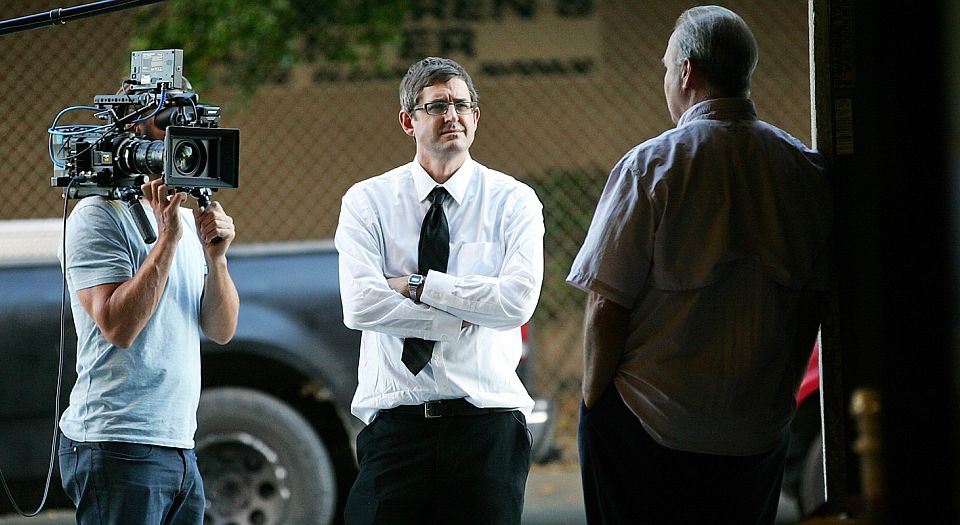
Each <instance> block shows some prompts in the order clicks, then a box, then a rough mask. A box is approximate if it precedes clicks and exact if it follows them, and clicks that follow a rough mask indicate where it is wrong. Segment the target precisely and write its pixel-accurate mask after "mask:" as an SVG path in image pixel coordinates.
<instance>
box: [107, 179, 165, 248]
mask: <svg viewBox="0 0 960 525" xmlns="http://www.w3.org/2000/svg"><path fill="white" fill-rule="evenodd" d="M116 190H117V191H116V193H117V198H119V199H120V200H121V201H123V203H124V204H126V205H127V211H129V212H130V216H131V217H133V223H134V224H135V225H136V226H137V231H139V232H140V236H141V237H143V242H145V243H147V244H153V243H154V242H156V240H157V234H156V232H154V231H153V225H152V224H150V219H148V218H147V212H145V211H144V210H143V204H140V196H141V195H143V192H141V191H140V190H139V189H138V188H130V187H122V188H117V189H116Z"/></svg>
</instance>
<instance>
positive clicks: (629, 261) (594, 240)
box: [567, 154, 656, 308]
mask: <svg viewBox="0 0 960 525" xmlns="http://www.w3.org/2000/svg"><path fill="white" fill-rule="evenodd" d="M630 157H631V155H630V154H628V155H627V156H625V157H624V159H622V160H621V161H620V162H618V163H617V165H616V166H614V168H613V169H612V170H611V171H610V176H609V178H608V179H607V183H606V186H605V187H604V189H603V194H602V195H601V197H600V201H599V203H598V204H597V209H596V212H595V213H594V215H593V219H592V221H591V223H590V228H589V230H588V231H587V236H586V239H584V241H583V246H581V248H580V252H579V253H578V254H577V256H576V258H575V259H574V261H573V264H572V266H571V268H570V273H569V275H567V283H569V284H570V285H572V286H574V287H576V288H579V289H581V290H583V291H592V292H596V293H598V294H600V295H602V296H603V297H606V298H607V299H610V300H611V301H614V302H615V303H617V304H619V305H621V306H623V307H625V308H631V307H633V305H634V303H635V302H636V300H637V297H638V296H639V294H640V292H641V290H642V289H643V284H644V283H645V282H646V280H647V278H648V274H649V272H650V269H651V265H652V261H653V241H654V233H655V231H656V220H655V212H654V209H653V203H652V200H651V197H650V195H649V194H648V193H647V191H646V190H645V188H644V187H643V185H642V184H640V183H639V180H638V174H637V173H636V172H635V171H634V169H633V168H632V166H633V163H631V162H629V161H628V159H629V158H630Z"/></svg>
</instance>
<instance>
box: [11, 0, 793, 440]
mask: <svg viewBox="0 0 960 525" xmlns="http://www.w3.org/2000/svg"><path fill="white" fill-rule="evenodd" d="M60 4H62V2H59V1H47V0H13V1H10V0H8V1H6V2H4V7H5V8H4V9H3V17H4V18H8V17H15V16H23V15H27V14H32V13H35V12H40V11H43V10H48V9H53V8H55V7H60V6H61V5H60ZM419 4H421V7H423V6H427V7H430V9H427V10H425V11H422V12H421V14H420V16H418V17H417V18H416V20H411V27H410V28H408V30H407V31H406V32H405V35H404V38H405V39H406V40H405V42H404V46H403V49H404V51H403V53H401V55H409V56H417V55H418V54H422V55H426V54H437V55H447V56H451V57H452V58H455V59H457V60H459V61H461V62H462V63H463V64H464V65H465V66H466V67H467V68H468V70H470V71H471V73H472V74H473V76H474V80H475V82H476V84H477V87H478V90H479V92H480V105H481V108H482V119H481V122H480V125H479V129H478V132H477V138H476V142H475V143H474V147H473V148H472V155H473V157H474V158H475V159H477V160H478V161H480V162H481V163H483V164H485V165H487V166H490V167H492V168H494V169H498V170H500V171H504V172H506V173H509V174H512V175H514V176H516V177H517V178H519V179H521V180H523V181H525V182H527V183H528V184H530V185H531V186H532V187H534V188H535V189H536V191H537V194H538V195H539V196H540V199H541V200H542V201H543V203H544V214H545V220H546V226H547V230H546V232H547V233H546V241H545V246H546V257H547V261H546V275H545V282H544V287H543V294H542V297H541V300H540V304H539V307H538V310H537V312H536V314H535V316H534V319H533V325H532V326H533V331H532V334H533V335H532V337H533V341H534V343H535V344H536V348H537V355H536V366H537V370H536V375H535V390H536V393H537V394H538V395H540V396H543V397H548V398H552V399H553V400H554V402H555V403H556V404H557V406H558V407H559V409H560V411H559V418H558V424H559V426H558V433H557V439H558V442H559V444H560V445H561V447H562V449H563V452H564V457H566V458H567V459H574V458H575V453H574V449H575V447H574V445H573V443H574V437H575V432H576V418H577V410H578V407H579V390H580V372H581V357H580V356H581V352H580V344H581V343H580V342H581V322H582V308H583V302H584V296H583V294H582V293H580V292H578V291H576V290H574V289H572V288H571V287H569V286H567V285H565V284H564V282H563V281H564V277H565V276H566V273H567V271H568V269H569V266H570V263H571V262H572V260H573V257H574V255H575V254H576V252H577V250H578V248H579V246H580V243H581V241H582V240H583V237H584V234H585V232H586V228H587V225H588V224H589V221H590V217H591V215H592V212H593V209H594V207H595V205H596V201H597V198H598V196H599V194H600V191H601V189H602V187H603V183H604V181H605V179H606V174H607V171H608V170H609V168H610V167H611V166H612V165H613V163H614V162H615V161H616V160H617V159H618V158H619V157H620V156H621V155H622V154H623V153H624V152H625V151H626V150H627V149H629V148H630V147H632V146H633V145H635V144H637V143H639V142H641V141H643V140H645V139H647V138H650V137H653V136H655V135H657V134H659V133H661V132H662V131H664V130H666V129H667V128H669V127H670V126H671V125H672V124H671V122H670V118H669V114H668V112H667V110H666V105H665V103H664V100H663V91H662V79H663V66H662V64H661V57H662V56H663V52H664V48H665V47H666V42H667V38H668V37H669V35H670V32H671V31H672V28H673V23H674V20H675V19H676V17H677V15H678V14H679V13H680V12H681V11H682V10H683V9H685V8H687V7H689V5H690V3H689V2H688V1H686V0H683V1H681V0H657V1H654V0H650V1H635V0H611V1H594V2H591V1H589V0H578V1H571V0H566V1H561V0H554V1H544V0H541V1H536V0H527V1H516V2H486V1H476V2H464V1H457V0H448V1H444V0H435V1H431V2H419ZM726 5H727V6H728V7H730V8H731V9H733V10H735V11H737V12H738V13H740V14H741V16H743V17H744V19H745V20H746V21H747V23H748V24H750V25H751V26H752V28H753V30H754V32H755V34H756V37H757V41H758V44H759V47H760V63H759V66H758V68H757V72H756V74H755V76H754V84H753V98H754V100H755V101H756V103H757V106H758V110H759V112H760V115H761V118H763V119H765V120H767V121H769V122H771V123H773V124H775V125H778V126H780V127H782V128H784V129H786V130H787V131H788V132H790V133H792V134H794V135H795V136H797V137H798V138H799V139H800V140H802V141H804V142H805V143H809V140H810V109H809V108H810V100H809V83H808V71H809V67H808V53H807V49H808V42H807V3H806V2H805V1H804V0H789V1H788V0H775V1H771V0H735V1H733V0H731V1H729V2H727V3H726ZM130 19H131V17H130V15H129V14H127V13H124V12H118V13H113V14H109V15H104V16H100V17H95V18H88V19H84V20H80V21H75V22H71V23H69V24H67V25H65V26H61V27H50V28H44V29H37V30H31V31H27V32H22V33H14V34H11V35H6V36H2V37H0V57H2V58H0V60H2V61H3V68H2V69H0V187H2V188H3V190H4V193H5V195H6V198H5V199H4V202H3V205H2V208H0V219H26V218H40V217H56V216H58V215H59V214H60V211H61V206H62V200H61V198H60V195H61V192H60V190H59V189H57V188H51V187H50V176H51V175H52V166H51V162H50V160H49V157H48V153H47V131H46V130H47V128H48V127H49V125H50V123H51V122H52V120H53V117H54V116H55V115H56V114H57V113H58V112H59V111H60V110H61V109H63V108H66V107H68V106H73V105H82V104H89V103H90V102H92V98H93V96H94V95H96V94H110V93H114V92H115V91H116V89H117V88H118V87H119V84H120V81H121V80H122V79H123V78H125V77H126V76H127V75H128V73H129V65H130V58H129V52H130V51H131V49H130V48H129V41H130V39H131V36H132V35H131V33H132V25H131V22H130ZM404 60H406V63H404V62H403V60H401V61H400V62H398V66H399V67H398V68H395V69H397V70H400V71H402V70H403V69H405V66H406V65H407V64H408V63H409V62H412V60H409V59H404ZM184 74H185V75H186V76H187V77H189V76H190V64H189V63H186V64H184ZM399 78H400V76H399V74H393V75H369V74H365V73H364V72H363V71H357V70H352V71H351V70H350V69H349V68H346V69H339V70H331V69H324V68H319V67H317V66H313V65H305V66H301V67H299V68H297V69H295V70H294V71H293V73H292V74H290V75H288V76H286V77H285V78H284V81H283V82H282V83H276V82H271V83H268V84H265V85H264V86H261V87H260V88H259V89H258V90H257V91H256V92H255V93H254V94H253V95H252V96H249V97H243V96H238V95H236V93H237V91H236V90H235V89H233V86H230V85H217V86H212V87H211V88H210V89H208V90H206V91H205V92H202V93H201V94H200V98H201V101H202V102H215V103H218V104H219V105H221V106H223V108H224V120H223V125H224V126H226V127H237V128H240V129H241V136H242V144H241V162H240V187H239V189H237V190H229V191H223V192H220V193H218V194H217V195H216V196H215V197H216V198H217V200H219V201H220V202H221V203H223V205H224V207H225V209H226V210H227V211H228V213H230V214H231V215H232V216H233V217H234V219H235V220H236V223H237V228H238V232H239V233H238V235H239V237H238V242H244V243H254V242H265V241H275V240H299V239H318V238H329V237H331V236H332V235H333V232H334V229H335V228H336V222H337V216H338V213H339V204H340V197H341V196H342V195H343V193H344V192H345V191H346V189H347V188H348V187H349V186H350V185H351V184H353V183H355V182H357V181H359V180H361V179H364V178H368V177H370V176H373V175H376V174H379V173H381V172H383V171H386V170H388V169H390V168H392V167H394V166H396V165H399V164H401V163H404V162H407V161H409V160H410V159H411V158H412V157H413V154H414V145H413V143H412V142H411V141H410V139H409V137H407V136H406V135H404V134H403V133H402V132H401V130H400V129H399V125H398V123H397V112H398V107H399V104H398V100H397V87H398V84H399ZM691 242H696V240H695V239H691Z"/></svg>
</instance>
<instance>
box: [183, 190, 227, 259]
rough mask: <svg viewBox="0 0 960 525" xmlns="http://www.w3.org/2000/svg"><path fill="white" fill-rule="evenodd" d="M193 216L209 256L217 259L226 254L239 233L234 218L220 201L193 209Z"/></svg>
mask: <svg viewBox="0 0 960 525" xmlns="http://www.w3.org/2000/svg"><path fill="white" fill-rule="evenodd" d="M193 218H194V220H195V221H196V224H197V234H198V235H199V236H200V241H201V242H202V243H203V251H204V253H206V254H207V258H208V259H215V258H217V257H223V256H225V255H226V253H227V248H228V247H229V246H230V243H231V242H233V239H234V237H236V235H237V233H236V230H235V229H234V226H233V218H231V217H230V216H229V215H227V214H226V212H224V211H223V207H222V206H220V203H219V202H216V201H214V202H211V203H210V205H209V206H207V207H206V208H204V209H200V208H197V209H195V210H193Z"/></svg>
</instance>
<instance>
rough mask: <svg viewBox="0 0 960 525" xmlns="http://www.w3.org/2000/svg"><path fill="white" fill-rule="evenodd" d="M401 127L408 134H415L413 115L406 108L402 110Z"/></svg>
mask: <svg viewBox="0 0 960 525" xmlns="http://www.w3.org/2000/svg"><path fill="white" fill-rule="evenodd" d="M399 118H400V127H401V128H402V129H403V132H404V133H406V134H407V135H410V136H411V137H412V136H413V133H414V132H413V116H412V115H410V114H409V113H407V112H406V111H404V110H402V109H401V110H400V117H399Z"/></svg>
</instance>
